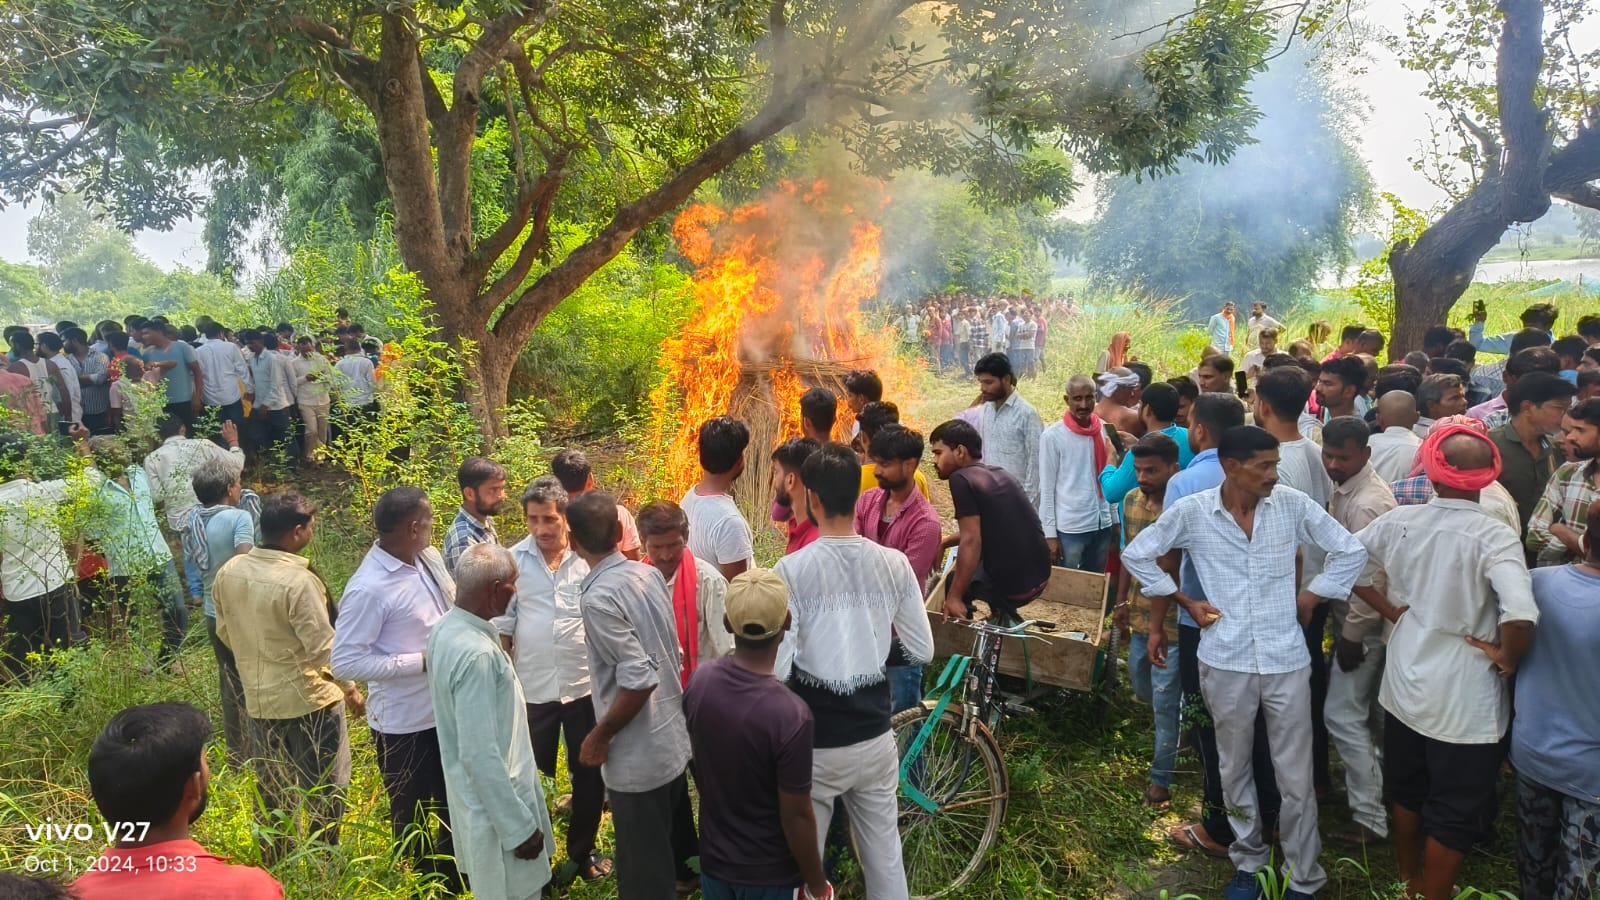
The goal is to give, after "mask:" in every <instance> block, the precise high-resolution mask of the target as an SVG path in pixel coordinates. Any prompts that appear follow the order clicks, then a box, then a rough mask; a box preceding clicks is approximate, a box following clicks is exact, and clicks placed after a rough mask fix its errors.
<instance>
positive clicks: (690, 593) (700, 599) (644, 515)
mask: <svg viewBox="0 0 1600 900" xmlns="http://www.w3.org/2000/svg"><path fill="white" fill-rule="evenodd" d="M639 539H640V540H641V541H642V542H643V545H644V555H645V560H644V561H645V562H647V563H649V564H650V565H652V566H655V567H656V570H657V571H659V572H660V573H661V577H663V578H665V579H666V580H667V591H668V592H670V593H671V594H672V611H673V621H674V622H676V623H677V626H678V647H679V649H681V650H682V651H683V672H682V676H683V682H684V686H685V687H687V686H688V683H689V678H690V677H691V676H692V675H693V674H694V670H695V669H696V668H697V667H698V666H699V665H700V664H702V663H706V662H710V661H711V660H713V659H720V658H721V657H724V656H727V655H728V654H729V653H732V652H733V635H732V634H730V633H729V632H728V629H726V628H723V627H722V617H723V615H724V613H726V612H727V609H726V606H725V604H726V602H727V597H728V580H727V579H726V578H723V577H722V573H721V572H718V571H717V569H716V567H714V566H708V565H706V564H705V563H703V562H702V561H700V560H698V559H696V558H695V556H694V552H693V551H691V550H690V549H689V547H688V540H689V519H688V517H687V516H685V515H684V514H683V510H682V509H680V508H679V507H678V506H677V504H675V503H669V502H667V501H665V500H657V501H656V502H654V503H649V504H646V505H645V506H644V507H643V508H642V509H640V510H639ZM691 626H693V627H691Z"/></svg>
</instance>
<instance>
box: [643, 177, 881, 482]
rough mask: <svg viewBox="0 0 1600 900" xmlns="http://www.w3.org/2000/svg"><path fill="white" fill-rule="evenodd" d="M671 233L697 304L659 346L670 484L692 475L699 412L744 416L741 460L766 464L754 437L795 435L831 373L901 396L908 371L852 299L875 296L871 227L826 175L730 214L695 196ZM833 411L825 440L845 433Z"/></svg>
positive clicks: (660, 435) (764, 450)
mask: <svg viewBox="0 0 1600 900" xmlns="http://www.w3.org/2000/svg"><path fill="white" fill-rule="evenodd" d="M672 233H673V236H674V237H675V238H677V241H678V245H679V247H680V248H681V249H682V252H683V254H684V256H685V257H687V258H688V259H689V261H690V262H691V263H693V264H694V266H695V269H696V271H695V276H694V284H695V287H694V290H695V299H696V300H697V301H698V305H699V310H698V312H697V314H696V318H695V319H694V320H693V321H691V322H690V323H689V324H688V325H687V326H686V327H685V328H684V330H683V333H682V334H681V335H679V336H678V337H675V338H672V339H670V340H668V341H667V342H666V343H665V345H664V346H663V347H662V355H661V360H662V365H663V366H664V368H665V369H666V373H667V375H666V378H665V379H664V380H663V382H662V383H661V385H660V386H658V387H657V388H656V390H655V392H654V393H653V394H652V396H651V400H652V401H653V402H652V406H653V408H654V409H655V410H656V411H657V412H656V415H657V418H656V422H655V443H656V446H657V447H658V448H660V450H661V452H663V453H664V454H665V457H666V458H665V465H666V472H667V477H668V479H669V480H670V482H671V483H672V485H673V487H674V488H675V489H676V490H678V491H683V490H687V489H688V487H689V486H690V485H691V484H693V483H694V482H695V481H696V480H697V479H698V478H699V475H700V465H699V460H698V457H697V453H696V436H697V433H698V431H699V428H700V424H701V423H702V422H704V421H705V420H706V419H709V418H712V417H715V416H720V415H733V416H735V417H736V418H740V419H742V420H744V421H745V423H746V425H748V426H750V429H751V446H750V452H749V454H748V456H747V460H749V461H750V462H749V463H748V464H750V465H751V468H752V470H755V469H760V470H762V471H765V466H763V465H758V462H764V461H765V459H766V456H767V454H768V453H770V452H771V449H772V448H771V447H770V446H763V444H762V441H763V439H765V440H767V441H774V440H778V439H782V438H784V437H789V436H793V435H798V434H799V433H800V395H801V394H803V393H805V392H806V390H808V389H809V388H811V387H818V386H820V387H826V388H830V389H833V390H834V391H835V393H836V394H842V391H840V390H839V388H838V379H839V377H841V376H842V374H843V373H844V372H847V371H848V370H850V369H858V368H868V369H876V370H877V371H878V373H879V376H880V377H882V378H883V380H884V387H885V391H886V393H887V394H888V395H889V396H892V397H899V398H903V397H904V396H905V394H904V391H906V390H907V389H908V388H909V379H908V378H907V377H906V376H907V374H908V373H905V372H904V371H903V370H902V369H901V368H900V367H899V366H897V365H896V364H895V361H894V353H893V346H892V342H893V337H892V335H890V334H889V333H887V331H886V330H883V329H880V330H877V331H873V330H871V329H869V328H868V327H867V326H866V323H865V322H864V321H863V314H862V304H863V303H865V302H867V301H869V300H871V299H872V298H873V297H875V296H876V295H877V293H878V278H879V236H880V230H879V228H878V226H877V225H875V224H873V223H872V221H870V220H869V219H868V218H867V217H866V216H864V215H862V214H861V213H860V212H859V211H858V208H857V206H856V205H855V204H854V203H852V202H851V201H850V200H848V199H846V198H843V197H840V196H838V195H836V194H835V193H833V192H832V191H830V188H829V186H828V185H827V184H826V183H824V182H821V181H817V182H812V183H810V184H807V185H800V184H797V183H795V182H790V181H785V182H782V183H780V184H779V185H778V186H777V187H776V188H774V189H773V191H771V192H770V193H769V194H768V195H767V196H766V198H765V199H763V200H761V201H760V202H756V203H751V204H748V205H745V206H740V207H738V208H736V209H733V210H726V209H722V208H720V207H717V206H712V205H709V204H698V205H695V206H692V207H690V208H688V209H686V210H684V211H683V213H682V214H680V215H679V216H678V218H677V221H675V222H674V223H673V226H672ZM839 411H840V415H839V419H838V424H837V426H836V429H835V437H836V438H838V437H843V438H845V439H848V436H849V434H850V421H851V420H850V413H849V410H847V409H846V408H845V406H844V402H843V397H842V396H841V397H840V403H839ZM752 419H759V420H761V421H752ZM758 485H759V486H758V487H757V488H756V490H759V491H763V492H764V491H765V490H766V487H765V485H764V484H760V483H759V482H758Z"/></svg>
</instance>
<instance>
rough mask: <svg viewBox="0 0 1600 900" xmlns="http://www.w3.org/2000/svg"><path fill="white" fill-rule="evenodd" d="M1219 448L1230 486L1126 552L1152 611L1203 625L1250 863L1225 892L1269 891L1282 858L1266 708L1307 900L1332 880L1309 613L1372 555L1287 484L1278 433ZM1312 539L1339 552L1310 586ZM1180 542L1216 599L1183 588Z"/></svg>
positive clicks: (1232, 807) (1229, 434) (1294, 859)
mask: <svg viewBox="0 0 1600 900" xmlns="http://www.w3.org/2000/svg"><path fill="white" fill-rule="evenodd" d="M1290 421H1291V422H1293V420H1292V419H1291V420H1290ZM1217 455H1218V457H1219V458H1220V459H1221V460H1222V468H1223V472H1224V475H1223V480H1222V484H1221V485H1219V486H1218V487H1216V488H1212V489H1208V490H1204V491H1201V492H1199V493H1197V494H1191V495H1190V496H1187V497H1184V498H1183V499H1181V500H1179V501H1177V502H1176V503H1173V504H1171V505H1170V506H1168V507H1167V509H1166V510H1165V511H1164V512H1163V513H1162V515H1161V517H1160V518H1158V519H1156V521H1155V522H1154V523H1153V524H1151V525H1148V526H1146V527H1145V529H1144V530H1143V531H1141V532H1140V533H1139V535H1138V537H1136V538H1134V540H1133V542H1132V543H1130V544H1129V545H1128V546H1127V548H1126V549H1125V550H1124V551H1123V554H1122V561H1123V565H1125V566H1126V567H1127V569H1128V571H1129V572H1130V573H1131V574H1132V576H1133V578H1135V579H1136V580H1137V581H1138V582H1139V583H1140V584H1141V585H1142V586H1143V587H1144V591H1145V594H1146V595H1147V596H1148V597H1149V598H1150V618H1151V620H1152V621H1161V620H1163V619H1165V618H1166V614H1167V608H1168V605H1169V604H1170V603H1172V602H1173V601H1176V602H1178V603H1179V604H1180V605H1182V606H1183V607H1184V609H1185V610H1186V611H1187V612H1188V613H1189V615H1190V616H1191V617H1192V618H1193V619H1194V621H1195V622H1197V623H1198V624H1199V625H1200V628H1201V632H1200V634H1201V637H1200V648H1199V662H1200V688H1201V692H1202V693H1203V694H1204V695H1205V703H1206V708H1207V709H1208V710H1210V713H1211V719H1212V721H1213V722H1214V723H1215V725H1216V733H1217V749H1218V756H1219V761H1220V764H1221V775H1222V787H1223V797H1224V800H1225V803H1226V805H1227V808H1228V811H1229V813H1228V818H1229V821H1230V823H1231V824H1232V825H1233V829H1234V841H1233V845H1232V847H1230V848H1229V856H1230V858H1231V859H1232V860H1233V864H1234V868H1235V869H1236V870H1237V871H1236V872H1235V874H1234V878H1233V881H1232V882H1230V883H1229V884H1228V886H1227V888H1226V889H1225V890H1224V892H1223V897H1224V898H1225V900H1246V898H1255V897H1258V896H1259V893H1258V891H1259V888H1258V887H1257V884H1256V877H1257V873H1258V872H1259V870H1260V869H1262V868H1264V867H1265V866H1266V865H1267V864H1268V862H1269V860H1270V858H1271V843H1270V841H1269V840H1267V838H1266V835H1264V834H1263V833H1262V828H1261V815H1260V813H1261V810H1260V809H1259V808H1258V806H1259V804H1258V803H1257V793H1256V785H1255V783H1254V778H1253V775H1252V771H1251V750H1252V745H1253V743H1254V740H1255V728H1256V716H1257V713H1258V712H1261V713H1264V714H1265V716H1264V719H1265V723H1266V728H1267V739H1268V744H1269V745H1270V747H1271V752H1272V764H1273V769H1274V772H1275V774H1276V776H1277V781H1278V790H1279V792H1280V793H1281V794H1282V795H1283V807H1282V813H1281V816H1280V820H1279V821H1280V824H1281V843H1282V846H1283V851H1284V853H1283V855H1284V858H1285V860H1286V861H1287V862H1288V863H1289V865H1290V866H1291V867H1292V873H1291V875H1290V879H1289V890H1288V891H1287V892H1286V893H1285V894H1284V896H1285V897H1286V898H1291V900H1303V898H1309V897H1311V896H1313V895H1315V894H1316V892H1317V890H1318V889H1320V888H1321V887H1322V886H1323V885H1324V884H1325V883H1326V882H1327V873H1326V872H1325V871H1323V869H1322V865H1321V863H1319V862H1318V860H1317V857H1318V855H1319V854H1320V852H1321V848H1322V842H1321V839H1320V838H1319V836H1318V834H1317V797H1316V792H1315V790H1314V788H1313V784H1312V772H1311V768H1312V751H1311V728H1310V725H1311V722H1310V718H1311V678H1310V675H1311V672H1310V667H1311V658H1310V657H1311V654H1310V653H1309V652H1308V651H1307V650H1306V645H1305V640H1304V637H1303V634H1302V632H1301V629H1300V628H1298V627H1296V623H1297V622H1298V623H1299V625H1301V626H1304V625H1305V624H1306V623H1307V622H1309V621H1310V619H1311V615H1312V613H1313V611H1314V610H1315V609H1316V607H1318V606H1320V605H1322V604H1323V603H1324V602H1326V601H1328V600H1333V599H1343V598H1345V597H1348V596H1349V595H1350V590H1351V588H1353V587H1354V586H1355V582H1356V579H1357V578H1358V577H1359V576H1360V575H1361V568H1362V566H1363V565H1364V564H1365V563H1366V552H1365V551H1364V550H1362V548H1361V544H1360V542H1358V541H1356V539H1355V538H1354V537H1352V536H1351V535H1350V533H1349V532H1348V531H1345V530H1344V528H1343V527H1342V526H1340V525H1339V523H1338V522H1336V521H1334V520H1333V518H1332V517H1331V516H1329V515H1328V513H1327V512H1325V511H1324V510H1323V508H1322V506H1321V504H1319V503H1316V502H1315V501H1313V500H1312V499H1311V498H1309V497H1307V496H1306V495H1305V494H1303V493H1301V492H1300V491H1297V490H1295V489H1293V488H1288V487H1278V440H1277V438H1275V437H1273V436H1272V435H1271V434H1269V433H1268V432H1266V431H1264V430H1263V429H1260V428H1257V427H1254V426H1250V425H1242V426H1239V427H1237V428H1231V429H1229V430H1228V431H1226V432H1224V433H1223V435H1222V439H1221V442H1220V444H1219V446H1218V448H1217ZM1301 545H1308V546H1311V547H1315V548H1317V549H1320V550H1322V551H1323V552H1324V553H1326V554H1327V559H1326V564H1325V566H1324V568H1323V570H1322V573H1321V574H1320V575H1318V576H1317V578H1316V579H1315V580H1313V581H1312V583H1311V585H1310V586H1309V587H1308V588H1307V589H1306V590H1303V591H1302V590H1298V586H1297V584H1296V580H1295V555H1296V552H1297V551H1298V550H1299V548H1300V547H1301ZM1173 549H1183V550H1186V551H1188V557H1189V560H1190V561H1192V562H1193V564H1194V568H1195V570H1196V573H1197V574H1198V576H1199V581H1200V584H1201V585H1202V586H1203V588H1204V590H1205V596H1206V597H1207V599H1206V600H1194V599H1191V598H1190V597H1189V596H1187V595H1186V594H1183V593H1180V592H1179V590H1178V586H1177V584H1176V583H1175V582H1174V581H1173V580H1172V577H1171V576H1170V575H1168V574H1167V573H1166V572H1165V571H1163V570H1162V569H1161V567H1160V565H1158V563H1157V560H1158V559H1159V558H1160V557H1161V556H1163V555H1164V554H1166V553H1167V552H1168V551H1171V550H1173ZM1165 643H1166V642H1165V640H1164V639H1163V638H1162V637H1161V636H1159V635H1156V634H1152V635H1151V645H1150V646H1151V648H1153V649H1152V653H1154V652H1155V651H1156V650H1159V651H1160V657H1159V658H1160V659H1161V661H1162V662H1165V661H1166V660H1165Z"/></svg>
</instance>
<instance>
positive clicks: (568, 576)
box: [494, 475, 611, 884]
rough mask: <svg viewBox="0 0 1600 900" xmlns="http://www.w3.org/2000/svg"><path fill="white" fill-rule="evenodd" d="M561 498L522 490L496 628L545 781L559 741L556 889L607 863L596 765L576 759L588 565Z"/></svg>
mask: <svg viewBox="0 0 1600 900" xmlns="http://www.w3.org/2000/svg"><path fill="white" fill-rule="evenodd" d="M567 500H568V498H567V492H566V491H565V490H563V489H562V487H561V483H560V482H559V481H557V480H556V479H555V478H554V477H552V476H549V475H546V476H544V477H543V478H536V479H534V481H533V483H532V484H530V485H528V489H527V490H525V491H523V492H522V514H523V519H524V520H525V521H526V522H527V525H528V536H527V537H525V538H523V539H522V540H521V541H519V542H518V543H517V544H516V545H515V546H513V547H512V548H511V555H512V557H513V558H514V559H515V560H516V562H517V594H516V596H515V597H514V598H512V600H511V605H510V606H508V607H507V608H506V613H505V615H503V616H501V617H499V618H497V619H495V620H494V624H495V627H496V628H498V629H499V631H500V634H501V635H503V636H504V640H505V642H506V644H507V645H508V647H509V649H510V652H511V660H512V663H513V664H514V665H515V667H516V671H517V681H518V682H520V683H521V685H522V693H523V696H524V698H525V700H526V701H527V704H528V731H529V733H530V734H531V735H532V737H533V755H534V760H535V762H536V763H537V764H538V766H539V771H541V772H543V773H544V774H545V776H546V777H547V778H550V779H552V780H553V779H554V778H555V777H556V750H557V746H558V744H559V743H560V742H561V741H562V740H565V742H566V745H567V773H568V775H569V776H570V777H571V781H572V809H571V818H570V819H569V820H568V822H567V863H566V865H565V866H563V867H562V868H563V871H562V872H561V873H560V874H559V875H558V876H557V878H556V881H557V882H558V883H563V884H564V883H566V882H568V881H571V880H572V878H573V877H575V876H582V877H583V878H584V880H586V881H592V880H594V879H596V878H603V877H605V875H606V874H607V873H609V872H610V871H611V860H609V859H605V858H604V857H601V856H600V855H599V854H598V853H596V852H595V837H596V836H597V835H598V834H599V833H600V811H601V806H602V804H603V803H604V801H605V794H606V784H605V779H604V778H603V777H602V776H601V774H600V768H599V767H598V766H586V765H584V764H583V763H582V761H580V760H579V758H578V752H579V750H580V749H581V748H582V747H583V741H584V739H585V738H587V737H588V736H589V732H590V731H593V730H594V724H595V717H594V698H593V696H592V695H591V694H590V690H589V648H588V645H587V644H586V643H585V642H584V635H583V612H582V610H581V608H580V607H581V605H582V604H581V603H580V602H579V601H580V600H581V599H582V597H583V580H584V579H585V578H587V577H588V575H589V564H588V563H586V562H584V561H583V559H582V558H581V557H579V556H578V554H577V553H575V552H573V550H572V543H571V540H570V536H569V534H568V532H567V519H566V515H567Z"/></svg>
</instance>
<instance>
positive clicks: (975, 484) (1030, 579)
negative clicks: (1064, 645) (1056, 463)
mask: <svg viewBox="0 0 1600 900" xmlns="http://www.w3.org/2000/svg"><path fill="white" fill-rule="evenodd" d="M928 441H929V444H930V446H931V447H932V449H933V464H934V467H935V468H936V469H937V470H938V472H939V477H940V478H942V479H944V480H946V481H948V482H950V499H951V500H952V501H954V503H955V510H956V524H957V526H958V527H959V530H958V531H957V532H956V533H955V534H952V535H949V536H948V537H946V538H945V539H944V543H943V546H944V547H946V548H949V547H958V548H959V551H958V552H957V553H956V564H955V568H954V569H953V570H951V572H950V574H949V576H947V577H946V578H945V600H944V613H945V615H947V616H950V617H952V618H958V619H970V618H972V606H971V603H972V601H974V600H982V601H984V602H985V603H988V604H989V609H990V610H991V611H992V613H993V615H994V617H995V618H996V620H1000V621H1005V620H1011V619H1014V618H1016V615H1017V609H1018V608H1019V607H1022V606H1025V605H1026V604H1027V603H1028V602H1029V601H1031V600H1033V599H1034V598H1035V597H1038V596H1039V595H1040V594H1042V593H1044V589H1045V585H1046V584H1048V583H1049V581H1050V548H1049V546H1048V545H1047V544H1046V543H1045V539H1044V528H1043V526H1042V525H1041V524H1040V523H1039V513H1038V511H1036V510H1035V509H1034V508H1033V504H1032V503H1029V502H1028V496H1027V494H1025V493H1024V492H1023V490H1022V485H1021V484H1020V483H1018V481H1017V479H1016V478H1014V477H1012V475H1011V473H1009V472H1007V471H1005V470H1004V469H997V468H995V467H994V466H990V465H987V464H985V463H984V462H983V438H981V437H979V436H978V431H977V429H975V428H973V427H972V426H971V425H968V424H967V423H966V422H963V421H961V420H959V419H952V420H950V421H949V422H946V423H944V424H943V425H940V426H939V427H938V428H935V429H934V430H933V434H931V435H929V436H928Z"/></svg>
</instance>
